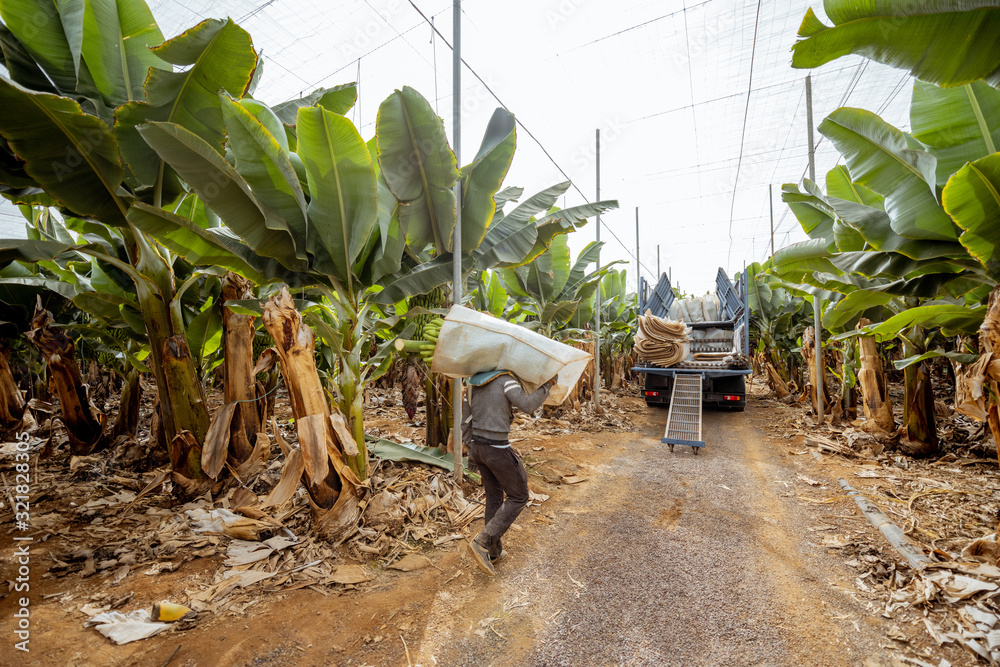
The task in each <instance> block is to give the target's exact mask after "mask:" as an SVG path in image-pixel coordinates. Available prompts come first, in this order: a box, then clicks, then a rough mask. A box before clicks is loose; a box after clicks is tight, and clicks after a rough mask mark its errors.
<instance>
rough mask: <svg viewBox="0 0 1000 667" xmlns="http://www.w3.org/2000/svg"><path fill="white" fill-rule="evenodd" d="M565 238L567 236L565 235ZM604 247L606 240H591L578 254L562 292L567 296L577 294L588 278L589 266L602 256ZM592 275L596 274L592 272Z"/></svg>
mask: <svg viewBox="0 0 1000 667" xmlns="http://www.w3.org/2000/svg"><path fill="white" fill-rule="evenodd" d="M563 238H565V237H563ZM603 247H604V241H591V242H590V243H588V244H587V245H586V246H584V248H583V250H581V251H580V254H579V255H577V256H576V261H574V262H573V267H572V268H571V269H570V271H569V278H568V279H567V281H566V285H565V286H564V287H563V290H562V294H563V295H565V296H572V295H574V294H576V291H577V290H578V289H579V288H580V286H581V285H582V284H583V283H584V281H585V280H586V279H587V277H588V274H587V267H588V266H590V265H591V264H594V263H596V262H597V261H598V260H599V259H600V257H601V248H603ZM618 263H619V262H612V263H611V264H608V265H606V266H605V267H603V268H608V267H610V266H612V265H614V264H618ZM590 275H594V274H593V273H591V274H590Z"/></svg>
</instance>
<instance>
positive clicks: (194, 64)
mask: <svg viewBox="0 0 1000 667" xmlns="http://www.w3.org/2000/svg"><path fill="white" fill-rule="evenodd" d="M152 51H153V53H155V54H156V55H157V56H158V57H159V58H161V59H162V60H164V61H166V62H167V63H171V64H173V65H177V66H179V67H180V68H182V69H181V70H180V71H176V72H173V71H167V70H164V69H155V68H154V69H152V70H150V72H149V77H148V79H147V80H146V84H145V93H146V97H145V101H133V102H129V103H127V104H124V105H122V106H120V107H118V108H117V109H116V110H115V136H116V137H118V141H119V143H120V144H121V151H122V157H124V158H125V162H126V163H127V165H128V167H129V171H130V172H131V173H132V174H133V175H134V176H135V178H136V179H137V180H138V181H139V183H141V184H142V185H146V186H150V185H153V184H155V183H156V181H157V179H158V174H159V169H160V158H159V157H158V155H157V154H156V153H155V152H154V151H153V149H152V148H151V147H149V146H148V145H147V144H146V142H145V141H143V138H142V137H141V136H140V135H139V133H138V132H137V128H138V127H140V126H142V125H143V124H144V123H148V122H151V121H158V122H167V123H176V124H178V125H181V126H182V127H184V128H185V129H186V130H188V131H189V132H192V133H194V134H195V135H197V136H198V137H200V138H201V139H202V140H204V141H205V142H206V143H207V144H208V145H209V146H210V147H211V148H212V150H213V151H215V152H216V153H219V154H221V153H222V148H223V143H224V142H225V138H226V124H225V121H224V120H223V117H222V108H221V106H220V104H219V91H220V90H224V91H226V92H227V93H229V94H230V95H232V96H233V97H235V98H237V99H239V98H241V97H243V95H244V94H245V93H246V91H247V89H248V87H249V86H250V82H251V81H252V79H253V74H254V69H255V68H256V67H257V54H256V52H255V51H254V49H253V42H252V41H251V39H250V35H249V34H247V32H246V31H245V30H243V29H242V28H240V27H239V26H238V25H236V24H235V23H233V21H232V20H226V21H222V20H219V19H208V20H206V21H202V22H201V23H199V24H198V25H196V26H194V27H193V28H190V29H189V30H186V31H184V32H183V33H181V34H180V35H178V36H177V37H174V38H173V39H170V40H167V41H166V42H164V43H163V44H161V45H160V46H158V47H156V48H155V49H153V50H152Z"/></svg>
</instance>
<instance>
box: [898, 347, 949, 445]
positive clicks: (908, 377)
mask: <svg viewBox="0 0 1000 667" xmlns="http://www.w3.org/2000/svg"><path fill="white" fill-rule="evenodd" d="M919 353H920V352H919V351H918V350H917V349H916V347H915V346H914V345H912V344H911V343H910V342H909V341H907V340H906V339H903V356H904V357H909V356H912V355H915V354H919ZM903 378H904V384H905V392H906V393H905V398H904V399H903V400H904V401H905V403H904V410H903V421H904V423H905V424H906V439H904V440H902V441H900V445H901V446H902V447H903V449H904V450H905V451H906V452H907V453H908V454H910V455H911V456H932V455H934V454H936V453H937V452H938V448H939V443H938V437H937V427H936V424H935V422H934V392H933V388H932V386H931V378H930V365H929V364H928V363H927V362H926V361H923V362H921V363H919V364H913V365H911V366H907V367H906V369H905V372H904V374H903Z"/></svg>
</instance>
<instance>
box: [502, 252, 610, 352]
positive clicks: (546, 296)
mask: <svg viewBox="0 0 1000 667" xmlns="http://www.w3.org/2000/svg"><path fill="white" fill-rule="evenodd" d="M603 245H604V244H603V243H598V242H592V243H589V244H587V246H586V247H585V248H584V249H583V250H582V251H580V254H579V255H578V256H577V258H576V260H575V261H574V262H572V263H571V261H570V260H571V254H570V249H569V246H568V245H567V241H566V236H565V235H560V236H557V237H555V238H554V239H553V240H552V242H551V244H550V245H549V247H548V248H547V249H545V250H544V251H543V252H541V253H540V254H538V255H537V256H536V257H535V258H534V259H532V260H531V261H530V262H528V263H526V264H524V265H522V266H518V267H511V268H504V269H501V270H500V276H501V278H502V280H503V283H504V286H505V287H506V289H507V291H508V292H509V293H510V294H511V295H512V296H513V298H514V300H515V302H517V304H518V308H519V309H520V310H521V311H522V312H524V313H525V314H526V315H528V318H529V319H528V321H527V322H526V323H525V326H527V327H529V328H532V329H537V330H538V331H539V332H540V333H542V334H544V335H546V336H550V337H551V336H552V334H553V333H554V332H555V331H557V330H559V329H561V328H563V327H565V326H566V325H567V324H568V323H569V322H570V321H571V320H572V319H573V317H574V316H575V315H579V317H578V319H579V321H582V322H590V321H591V320H592V319H593V317H594V312H595V311H594V309H595V307H596V306H595V294H596V292H597V289H598V287H599V286H600V281H601V279H602V278H603V277H604V276H605V275H606V273H607V271H608V270H609V269H610V267H611V266H613V265H614V264H617V263H618V262H612V263H611V264H606V265H605V266H603V267H600V268H598V269H596V270H594V271H590V272H588V270H587V269H588V267H589V266H590V265H591V264H593V263H594V262H596V261H597V257H598V255H599V252H600V249H601V247H602V246H603Z"/></svg>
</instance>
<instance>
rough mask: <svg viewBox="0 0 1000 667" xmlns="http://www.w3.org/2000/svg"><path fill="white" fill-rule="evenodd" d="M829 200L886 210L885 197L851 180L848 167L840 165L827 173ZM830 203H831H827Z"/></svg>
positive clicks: (827, 194)
mask: <svg viewBox="0 0 1000 667" xmlns="http://www.w3.org/2000/svg"><path fill="white" fill-rule="evenodd" d="M826 196H827V199H830V198H836V199H843V200H844V201H851V202H855V203H856V204H862V205H864V206H869V207H871V208H878V209H882V210H883V211H884V210H885V197H883V196H882V195H880V194H879V193H877V192H875V191H873V190H869V189H868V188H866V187H865V186H863V185H858V184H857V183H855V182H854V181H852V180H851V174H850V173H848V171H847V167H845V166H844V165H842V164H838V165H837V166H836V167H834V168H833V169H831V170H830V171H828V172H827V173H826ZM827 203H829V202H827Z"/></svg>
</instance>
